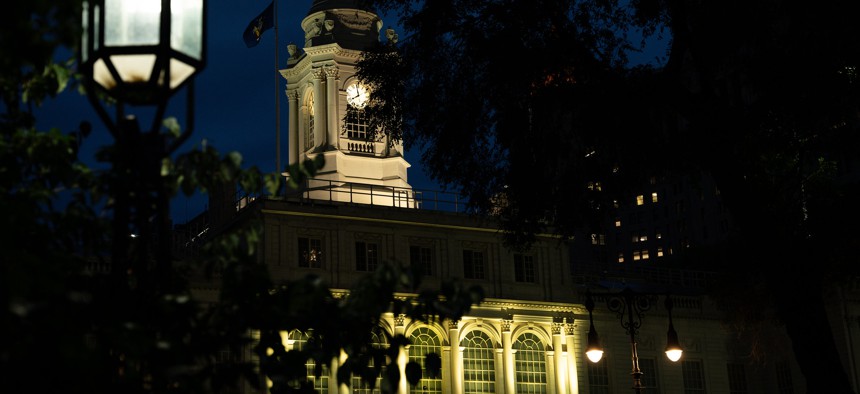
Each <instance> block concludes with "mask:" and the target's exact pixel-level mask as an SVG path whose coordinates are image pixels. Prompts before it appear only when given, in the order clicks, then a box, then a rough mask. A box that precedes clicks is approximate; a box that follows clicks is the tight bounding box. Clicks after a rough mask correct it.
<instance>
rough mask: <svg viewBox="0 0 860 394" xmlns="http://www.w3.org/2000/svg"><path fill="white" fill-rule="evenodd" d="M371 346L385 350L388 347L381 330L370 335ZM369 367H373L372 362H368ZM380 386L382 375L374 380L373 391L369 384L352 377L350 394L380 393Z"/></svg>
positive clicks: (359, 378)
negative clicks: (351, 393)
mask: <svg viewBox="0 0 860 394" xmlns="http://www.w3.org/2000/svg"><path fill="white" fill-rule="evenodd" d="M370 335H371V338H370V340H371V344H372V345H373V347H375V348H377V349H379V348H387V347H388V338H387V337H386V336H385V333H383V332H382V329H381V328H378V329H376V330H374V331H373V332H372V333H371V334H370ZM370 366H371V367H374V366H375V365H373V360H370ZM378 367H383V365H379V366H378ZM381 385H382V375H380V376H378V377H377V378H376V384H375V385H374V386H373V389H371V388H370V384H368V383H367V382H364V381H362V380H361V377H360V376H355V375H353V377H352V392H353V393H362V394H371V393H381V392H382V391H381V390H380V386H381Z"/></svg>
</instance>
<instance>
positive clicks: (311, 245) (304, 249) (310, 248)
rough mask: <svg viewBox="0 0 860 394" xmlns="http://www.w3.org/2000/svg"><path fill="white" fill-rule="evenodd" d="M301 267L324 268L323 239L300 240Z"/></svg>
mask: <svg viewBox="0 0 860 394" xmlns="http://www.w3.org/2000/svg"><path fill="white" fill-rule="evenodd" d="M298 251H299V267H306V268H322V267H323V248H322V239H319V238H301V237H300V238H299V246H298Z"/></svg>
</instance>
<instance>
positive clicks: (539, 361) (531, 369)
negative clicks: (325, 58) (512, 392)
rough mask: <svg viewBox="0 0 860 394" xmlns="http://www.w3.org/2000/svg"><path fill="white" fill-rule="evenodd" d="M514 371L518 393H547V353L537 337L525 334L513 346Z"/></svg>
mask: <svg viewBox="0 0 860 394" xmlns="http://www.w3.org/2000/svg"><path fill="white" fill-rule="evenodd" d="M512 347H513V348H514V349H515V350H516V353H514V358H515V360H514V371H516V379H517V393H523V394H542V393H546V357H545V354H546V352H545V351H544V346H543V344H542V343H541V341H540V338H538V337H537V335H535V334H532V333H528V332H527V333H525V334H523V335H520V336H519V337H518V338H517V341H516V342H514V343H513V346H512Z"/></svg>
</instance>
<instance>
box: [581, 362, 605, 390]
mask: <svg viewBox="0 0 860 394" xmlns="http://www.w3.org/2000/svg"><path fill="white" fill-rule="evenodd" d="M585 364H586V365H587V366H588V367H587V369H588V371H587V373H588V392H589V393H590V394H609V370H608V368H607V366H606V357H604V358H603V359H602V360H600V361H599V362H596V363H593V362H591V361H589V362H587V363H585Z"/></svg>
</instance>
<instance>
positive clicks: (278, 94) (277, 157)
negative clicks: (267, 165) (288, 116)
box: [273, 0, 283, 175]
mask: <svg viewBox="0 0 860 394" xmlns="http://www.w3.org/2000/svg"><path fill="white" fill-rule="evenodd" d="M273 1H274V3H275V9H274V14H275V15H274V19H275V21H274V22H275V171H276V173H275V174H277V175H280V174H281V172H282V171H283V168H281V92H280V86H279V85H280V82H281V80H280V78H278V76H279V75H278V67H280V63H279V61H278V47H279V46H280V44H279V42H278V0H273Z"/></svg>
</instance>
